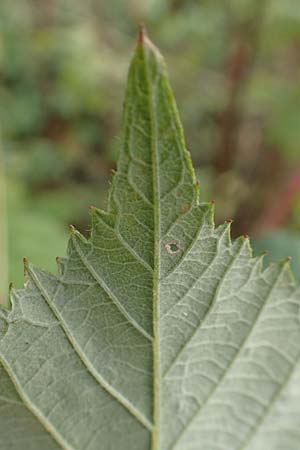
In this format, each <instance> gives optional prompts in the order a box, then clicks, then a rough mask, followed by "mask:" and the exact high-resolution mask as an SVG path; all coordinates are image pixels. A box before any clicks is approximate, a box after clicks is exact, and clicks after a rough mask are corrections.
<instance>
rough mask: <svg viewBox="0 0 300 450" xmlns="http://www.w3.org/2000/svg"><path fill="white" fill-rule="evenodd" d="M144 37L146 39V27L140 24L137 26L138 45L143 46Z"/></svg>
mask: <svg viewBox="0 0 300 450" xmlns="http://www.w3.org/2000/svg"><path fill="white" fill-rule="evenodd" d="M146 37H147V33H146V27H145V25H144V24H143V23H141V24H140V26H139V34H138V43H139V44H141V45H143V44H144V43H145V39H146Z"/></svg>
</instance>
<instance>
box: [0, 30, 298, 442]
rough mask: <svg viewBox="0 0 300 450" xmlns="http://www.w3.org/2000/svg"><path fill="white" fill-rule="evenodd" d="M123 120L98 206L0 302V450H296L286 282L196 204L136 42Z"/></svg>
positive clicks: (291, 294) (179, 145)
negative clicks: (53, 266)
mask: <svg viewBox="0 0 300 450" xmlns="http://www.w3.org/2000/svg"><path fill="white" fill-rule="evenodd" d="M123 123H124V127H123V144H122V148H121V151H120V158H119V164H118V170H117V173H116V175H115V176H114V179H113V183H112V187H111V190H110V197H109V207H108V212H103V211H100V210H97V209H96V208H92V233H91V237H90V239H89V240H86V239H85V238H83V237H82V236H81V235H80V233H78V232H77V231H76V230H74V229H72V230H71V237H70V241H69V246H68V255H67V258H66V259H63V260H59V275H58V276H53V275H51V274H49V273H46V272H44V271H43V270H40V269H38V268H36V267H34V266H32V265H31V264H29V263H27V262H25V269H26V272H27V274H28V283H27V285H26V287H25V288H24V289H21V290H14V289H12V291H11V293H10V298H11V309H10V310H6V309H2V310H0V450H23V449H26V450H38V449H43V450H58V449H68V450H127V449H128V450H150V449H151V450H300V363H299V357H300V324H299V317H300V316H299V305H300V288H299V286H295V285H294V282H293V280H292V278H291V275H290V269H289V264H288V261H283V262H280V263H278V264H275V265H272V266H271V267H269V268H268V269H266V270H263V268H262V258H261V257H259V258H253V257H252V254H251V248H250V246H249V242H248V238H246V237H242V238H240V239H237V240H236V241H235V242H233V243H232V242H231V240H230V223H225V224H224V225H222V226H220V227H218V228H215V227H214V224H213V205H212V204H206V203H199V201H198V187H197V184H196V182H195V179H194V173H193V169H192V166H191V161H190V157H189V154H188V152H187V151H186V149H185V144H184V139H183V133H182V129H181V125H180V121H179V118H178V113H177V110H176V106H175V103H174V100H173V96H172V93H171V91H170V88H169V84H168V80H167V75H166V70H165V67H164V63H163V61H162V58H161V56H160V54H159V53H158V51H157V50H156V49H155V48H154V46H153V45H152V44H151V43H150V42H149V41H148V39H147V38H145V36H143V35H141V39H140V42H139V44H138V46H137V50H136V53H135V56H134V58H133V61H132V64H131V68H130V71H129V77H128V88H127V94H126V101H125V107H124V120H123ZM49 239H51V231H49Z"/></svg>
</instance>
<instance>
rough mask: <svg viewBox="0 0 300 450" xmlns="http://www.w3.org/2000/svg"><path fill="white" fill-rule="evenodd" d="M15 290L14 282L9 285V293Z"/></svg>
mask: <svg viewBox="0 0 300 450" xmlns="http://www.w3.org/2000/svg"><path fill="white" fill-rule="evenodd" d="M13 288H14V284H13V282H12V281H11V282H10V283H9V285H8V291H9V292H11V291H12V290H13Z"/></svg>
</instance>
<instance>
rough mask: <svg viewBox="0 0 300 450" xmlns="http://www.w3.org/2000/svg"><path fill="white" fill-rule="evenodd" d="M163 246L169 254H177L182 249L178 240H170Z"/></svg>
mask: <svg viewBox="0 0 300 450" xmlns="http://www.w3.org/2000/svg"><path fill="white" fill-rule="evenodd" d="M165 248H166V250H167V252H168V253H169V254H170V255H177V254H178V253H180V252H182V251H183V247H182V245H181V244H180V243H179V242H178V241H175V240H173V241H170V242H167V243H166V244H165Z"/></svg>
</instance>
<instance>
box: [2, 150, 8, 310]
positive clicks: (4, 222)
mask: <svg viewBox="0 0 300 450" xmlns="http://www.w3.org/2000/svg"><path fill="white" fill-rule="evenodd" d="M7 228H8V227H7V199H6V176H5V164H4V152H3V149H2V145H1V142H0V304H1V303H2V304H5V303H6V295H7V287H8V245H7V235H8V230H7Z"/></svg>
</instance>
